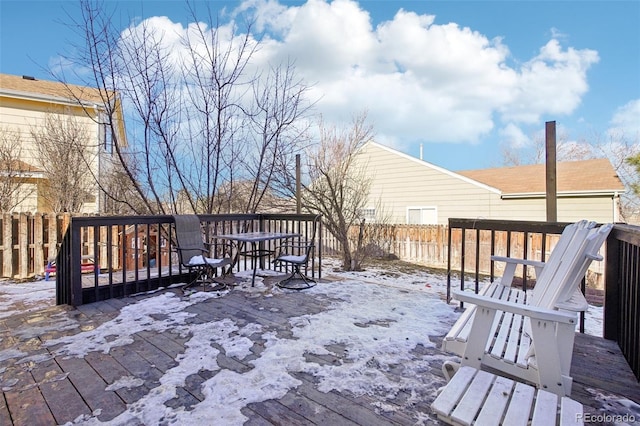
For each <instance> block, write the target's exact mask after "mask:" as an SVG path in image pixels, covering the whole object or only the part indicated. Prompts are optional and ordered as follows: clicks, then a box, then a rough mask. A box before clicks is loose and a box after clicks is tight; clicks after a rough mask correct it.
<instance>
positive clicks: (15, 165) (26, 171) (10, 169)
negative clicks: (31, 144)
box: [0, 160, 44, 178]
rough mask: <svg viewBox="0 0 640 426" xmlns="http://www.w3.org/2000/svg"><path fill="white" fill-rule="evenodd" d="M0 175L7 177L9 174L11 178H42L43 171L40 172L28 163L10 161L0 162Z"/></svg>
mask: <svg viewBox="0 0 640 426" xmlns="http://www.w3.org/2000/svg"><path fill="white" fill-rule="evenodd" d="M0 174H2V175H4V176H7V175H9V174H11V175H13V177H23V178H24V177H32V178H38V177H40V178H41V177H44V170H41V169H39V168H37V167H35V166H32V165H31V164H29V163H25V162H24V161H21V160H11V162H7V161H0Z"/></svg>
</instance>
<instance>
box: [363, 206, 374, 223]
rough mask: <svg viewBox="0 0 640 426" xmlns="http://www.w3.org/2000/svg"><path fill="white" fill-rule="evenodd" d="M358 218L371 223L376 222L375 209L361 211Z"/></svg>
mask: <svg viewBox="0 0 640 426" xmlns="http://www.w3.org/2000/svg"><path fill="white" fill-rule="evenodd" d="M360 217H363V218H364V219H365V221H367V222H369V223H371V222H375V221H376V209H361V210H360Z"/></svg>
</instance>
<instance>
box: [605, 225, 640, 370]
mask: <svg viewBox="0 0 640 426" xmlns="http://www.w3.org/2000/svg"><path fill="white" fill-rule="evenodd" d="M606 262H607V265H606V273H605V302H604V338H605V339H609V340H615V341H616V342H618V345H619V346H620V349H621V350H622V353H623V354H624V356H625V358H626V359H627V361H628V362H629V365H630V366H631V369H632V370H633V372H634V374H635V376H636V378H637V379H638V380H640V227H638V226H629V225H615V226H614V227H613V230H612V231H611V233H610V234H609V238H608V239H607V254H606Z"/></svg>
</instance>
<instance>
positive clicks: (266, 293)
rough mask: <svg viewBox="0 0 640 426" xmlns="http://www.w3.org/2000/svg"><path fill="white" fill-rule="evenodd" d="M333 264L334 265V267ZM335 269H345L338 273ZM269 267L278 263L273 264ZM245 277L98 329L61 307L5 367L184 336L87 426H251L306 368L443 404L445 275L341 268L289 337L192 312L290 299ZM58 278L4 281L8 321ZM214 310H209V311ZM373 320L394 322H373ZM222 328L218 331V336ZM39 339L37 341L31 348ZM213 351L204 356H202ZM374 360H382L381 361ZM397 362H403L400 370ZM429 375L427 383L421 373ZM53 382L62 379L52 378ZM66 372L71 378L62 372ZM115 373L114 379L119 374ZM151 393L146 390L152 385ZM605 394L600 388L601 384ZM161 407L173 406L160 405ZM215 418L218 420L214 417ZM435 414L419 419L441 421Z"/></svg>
mask: <svg viewBox="0 0 640 426" xmlns="http://www.w3.org/2000/svg"><path fill="white" fill-rule="evenodd" d="M325 262H327V263H326V269H327V271H329V270H331V271H336V270H337V266H338V265H339V263H338V261H335V260H331V259H323V263H325ZM332 262H333V263H332ZM334 267H335V268H336V269H334ZM265 272H267V271H265ZM244 274H245V275H242V274H240V275H239V276H241V277H244V279H245V280H246V285H242V286H238V287H235V288H234V289H233V290H227V291H222V292H201V291H196V292H194V293H191V294H190V295H187V296H185V297H179V296H177V295H176V294H175V293H173V292H164V291H158V292H155V293H152V294H150V295H149V296H148V297H146V298H143V299H140V300H138V301H136V302H135V303H132V304H130V305H127V306H125V307H123V308H122V309H120V311H119V313H118V315H117V316H115V317H114V318H113V319H111V320H110V321H107V322H104V323H102V324H97V323H96V324H95V327H80V324H79V323H78V322H77V320H76V319H75V316H74V315H73V313H72V312H71V313H69V314H67V313H64V314H56V315H54V316H52V317H50V318H48V319H47V321H42V322H35V321H34V322H25V323H24V325H23V326H21V327H19V328H17V329H15V330H13V331H12V332H13V333H14V335H15V336H18V337H19V338H18V339H16V343H15V345H14V346H11V345H6V346H4V347H3V349H2V350H0V362H2V363H3V364H2V365H4V366H5V367H3V368H8V366H10V365H13V364H14V363H19V364H21V363H30V364H32V365H33V364H38V363H41V362H46V361H48V360H50V359H51V356H55V357H63V358H83V357H85V356H86V355H87V354H88V353H89V352H103V353H109V352H110V351H112V350H114V348H126V347H127V346H128V345H131V344H132V343H133V342H134V336H135V334H136V333H140V332H141V331H142V330H147V331H156V332H163V331H171V332H174V333H179V334H180V335H181V336H185V337H187V338H186V341H185V350H184V352H183V353H181V354H179V355H178V356H177V357H176V358H175V365H174V366H173V367H171V368H169V369H168V370H166V371H165V372H164V375H162V377H160V378H159V382H160V385H159V386H157V387H155V388H152V389H149V390H147V392H146V393H144V392H140V393H141V394H142V396H141V397H140V399H139V400H137V401H136V402H135V403H131V404H128V406H127V409H126V410H125V411H124V412H122V413H120V414H118V415H117V416H116V417H115V418H113V419H112V420H110V421H105V422H101V421H100V420H99V419H98V417H99V416H100V414H101V413H102V411H101V409H100V408H97V409H95V411H94V412H93V413H92V414H91V415H82V416H79V417H78V418H76V419H75V420H74V421H73V422H72V423H67V424H83V425H99V424H108V425H125V424H126V425H128V424H161V423H162V420H164V421H165V423H166V421H167V420H171V421H170V422H169V423H172V422H173V423H174V424H212V423H216V424H225V425H241V424H243V423H244V422H245V421H246V420H247V418H246V417H245V416H244V414H243V413H242V409H243V408H244V407H246V406H248V405H249V404H251V403H253V402H260V401H266V400H269V399H278V398H281V397H282V396H284V395H285V394H286V393H287V392H288V391H290V390H292V389H296V388H297V387H298V386H300V385H301V382H300V381H299V380H298V379H296V378H295V376H294V374H291V373H294V372H305V373H307V374H310V375H312V376H314V378H315V379H314V380H315V381H316V382H317V385H316V386H317V388H318V390H319V391H320V392H330V391H332V390H337V391H339V392H350V393H352V394H353V395H356V396H359V395H365V394H368V395H375V398H376V399H378V400H379V401H381V402H380V404H381V405H380V407H379V408H380V409H383V410H385V411H391V412H392V411H393V410H399V411H402V407H401V406H398V405H394V404H391V403H389V404H385V402H384V401H385V398H389V399H390V400H391V399H394V398H395V396H396V395H397V394H398V393H399V392H404V393H407V394H409V395H411V398H408V400H407V402H406V403H407V404H414V403H415V399H419V400H420V401H423V402H427V403H428V402H429V401H432V400H433V399H434V398H435V396H436V393H437V389H438V387H440V386H442V385H443V383H442V379H441V378H440V377H436V376H435V375H433V374H432V373H430V372H429V371H430V370H429V368H428V367H429V365H430V364H431V363H434V362H435V363H438V364H439V363H442V362H443V361H446V360H455V358H454V357H450V356H448V355H446V354H439V353H438V352H437V351H433V352H431V353H430V354H429V355H425V356H422V357H416V356H415V354H414V353H412V351H413V350H414V349H415V348H416V346H417V345H423V346H424V347H426V348H432V347H434V346H435V343H434V342H432V341H431V340H430V339H429V336H441V335H444V334H445V333H446V332H447V331H448V330H449V328H450V327H451V325H452V324H453V323H454V322H455V320H456V319H457V318H458V316H459V312H457V311H456V309H455V307H456V304H455V303H452V304H447V303H445V302H444V300H443V295H444V293H445V291H446V277H445V276H444V275H434V274H431V273H427V272H413V273H405V272H401V271H393V273H390V270H389V269H388V267H385V268H377V267H372V268H368V269H367V270H366V271H363V272H331V273H329V274H328V275H330V276H331V278H332V279H335V280H336V281H330V282H324V281H323V282H321V283H320V284H318V285H316V286H315V287H313V288H311V289H308V290H304V291H305V292H307V293H309V294H315V295H322V296H327V299H330V300H331V303H330V305H329V306H328V308H327V309H326V310H323V311H321V312H319V313H314V314H307V315H303V316H300V317H294V318H290V319H289V325H290V326H291V331H292V337H290V338H287V337H282V336H279V335H278V333H275V332H274V331H272V330H265V329H263V326H261V325H260V324H256V323H251V322H249V323H246V324H243V325H242V326H240V325H239V324H236V323H235V322H234V321H233V320H231V319H225V320H222V321H215V322H198V321H194V320H193V316H195V315H196V314H194V313H192V312H188V311H187V309H188V308H189V307H190V306H192V305H195V304H198V303H203V302H206V301H207V300H210V299H212V298H222V299H223V300H224V296H225V294H227V292H228V291H247V292H252V293H253V294H254V295H255V296H256V297H262V298H267V297H274V296H276V295H277V294H280V295H282V294H281V293H282V292H287V291H288V290H281V289H279V288H277V287H275V286H266V285H265V284H264V281H263V279H262V277H261V276H258V277H257V278H256V280H257V281H256V285H255V287H251V286H250V285H249V284H248V283H249V279H250V275H251V271H245V272H244ZM54 299H55V282H54V281H44V280H41V281H36V282H32V283H12V282H8V281H3V282H0V318H4V317H7V316H10V315H12V314H16V313H18V312H26V311H34V310H37V309H42V308H43V307H47V306H52V305H53V304H54V303H55V301H54ZM205 309H206V308H205ZM601 318H602V308H598V307H595V306H590V308H589V310H588V311H587V319H586V329H587V332H592V333H594V334H597V335H600V334H601V330H602V319H601ZM362 324H383V326H368V327H363V326H362ZM212 329H215V330H216V333H211V330H212ZM50 330H67V332H66V333H65V336H63V337H58V338H51V339H49V340H46V339H45V340H44V341H43V342H42V345H43V346H44V347H45V348H47V349H48V350H47V351H43V350H35V351H33V354H30V353H27V352H24V351H23V350H22V349H23V348H24V347H25V345H23V344H22V343H21V342H22V340H24V339H30V338H32V337H34V336H36V335H38V336H46V335H48V334H49V333H48V331H50ZM256 336H258V337H257V338H258V339H262V340H263V343H264V350H263V351H262V352H260V353H259V355H258V356H255V355H256V354H255V353H253V352H252V351H250V349H251V348H252V346H253V345H254V341H255V340H256ZM333 344H339V345H344V346H345V351H344V353H345V356H346V357H347V358H348V362H344V363H340V364H337V363H332V364H327V365H320V364H318V363H316V362H314V361H313V358H310V357H308V356H307V355H308V354H309V353H311V354H318V355H320V356H321V355H322V354H326V353H327V348H329V347H331V345H333ZM27 346H28V345H27ZM205 350H206V352H207V354H208V356H206V357H203V356H201V354H202V352H203V351H205ZM221 351H224V353H225V354H226V355H227V356H229V357H236V358H237V359H239V360H244V359H245V358H246V357H252V358H253V359H250V360H246V361H245V362H246V363H248V364H251V365H252V366H253V367H254V368H252V369H249V370H248V371H245V372H242V373H239V372H237V371H234V370H230V369H227V368H225V367H224V366H221V365H218V363H217V362H216V359H217V357H216V354H217V352H221ZM372 361H373V362H372ZM398 365H402V367H403V368H404V369H405V371H406V372H407V373H406V374H405V375H404V376H403V377H410V378H412V379H411V380H409V379H407V380H405V381H402V380H401V381H397V380H390V379H389V378H388V377H387V376H386V375H385V374H383V373H381V372H383V371H385V370H386V369H388V368H397V366H398ZM394 366H395V367H394ZM3 368H0V385H1V386H2V388H3V390H5V391H10V390H13V389H12V387H13V386H14V385H16V383H15V382H13V383H12V382H11V381H4V382H3V380H2V373H3V371H4V370H3ZM202 370H209V371H212V372H216V374H214V375H212V377H211V378H210V379H208V380H205V381H203V383H202V384H201V393H202V395H203V397H204V399H203V400H202V401H201V402H199V403H198V404H196V405H194V406H193V407H191V408H192V409H190V410H185V409H184V408H183V407H179V406H178V407H173V406H171V404H165V402H166V401H169V400H172V399H173V398H174V397H175V396H176V391H177V389H178V388H179V387H180V386H183V385H184V383H185V380H187V378H188V377H189V376H190V375H193V374H198V372H201V371H202ZM417 376H420V380H413V378H414V377H417ZM49 379H50V380H55V378H53V377H51V378H49ZM61 379H63V378H61ZM109 380H110V382H109V383H108V385H107V386H106V388H105V389H106V390H116V391H117V390H119V389H136V388H138V387H140V386H143V385H144V381H143V380H141V379H140V378H137V377H133V376H123V377H120V378H111V379H109ZM111 380H113V381H111ZM142 389H144V388H142ZM594 392H595V391H594ZM594 395H595V397H596V398H599V400H601V401H603V404H604V406H606V407H607V414H611V415H613V414H618V413H619V414H620V415H623V414H624V413H633V414H634V415H635V416H637V415H638V414H640V405H638V404H636V403H634V402H633V401H630V400H628V399H621V398H620V397H618V396H615V395H604V394H594ZM158 407H163V409H162V410H159V409H158ZM212 416H213V417H212ZM431 423H432V420H430V419H429V418H428V417H427V416H426V415H425V416H424V418H423V419H418V421H417V422H416V424H431Z"/></svg>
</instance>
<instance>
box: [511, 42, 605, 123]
mask: <svg viewBox="0 0 640 426" xmlns="http://www.w3.org/2000/svg"><path fill="white" fill-rule="evenodd" d="M598 60H599V57H598V53H597V52H596V51H594V50H590V49H583V50H576V49H574V48H571V47H570V48H568V49H566V50H563V49H562V46H560V43H559V42H558V41H557V40H550V41H549V42H548V43H547V44H546V45H545V46H543V47H542V48H541V49H540V53H539V54H538V55H537V56H536V57H535V58H533V59H532V60H530V61H529V62H527V63H525V64H524V65H523V67H522V70H521V71H520V73H519V76H518V83H517V85H516V86H515V87H514V88H513V89H514V91H513V93H514V94H516V96H515V98H514V100H513V102H510V103H508V104H505V105H504V106H503V107H502V109H501V110H502V113H503V114H504V117H505V118H508V119H511V120H516V121H520V122H524V123H535V122H538V121H539V120H540V116H541V115H542V114H552V115H561V114H570V113H571V112H573V111H574V110H575V109H576V108H577V107H578V105H580V101H581V100H582V96H583V95H584V94H585V93H587V91H588V89H589V86H588V84H587V76H586V72H587V70H588V69H589V67H590V66H591V65H593V64H595V63H597V62H598Z"/></svg>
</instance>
